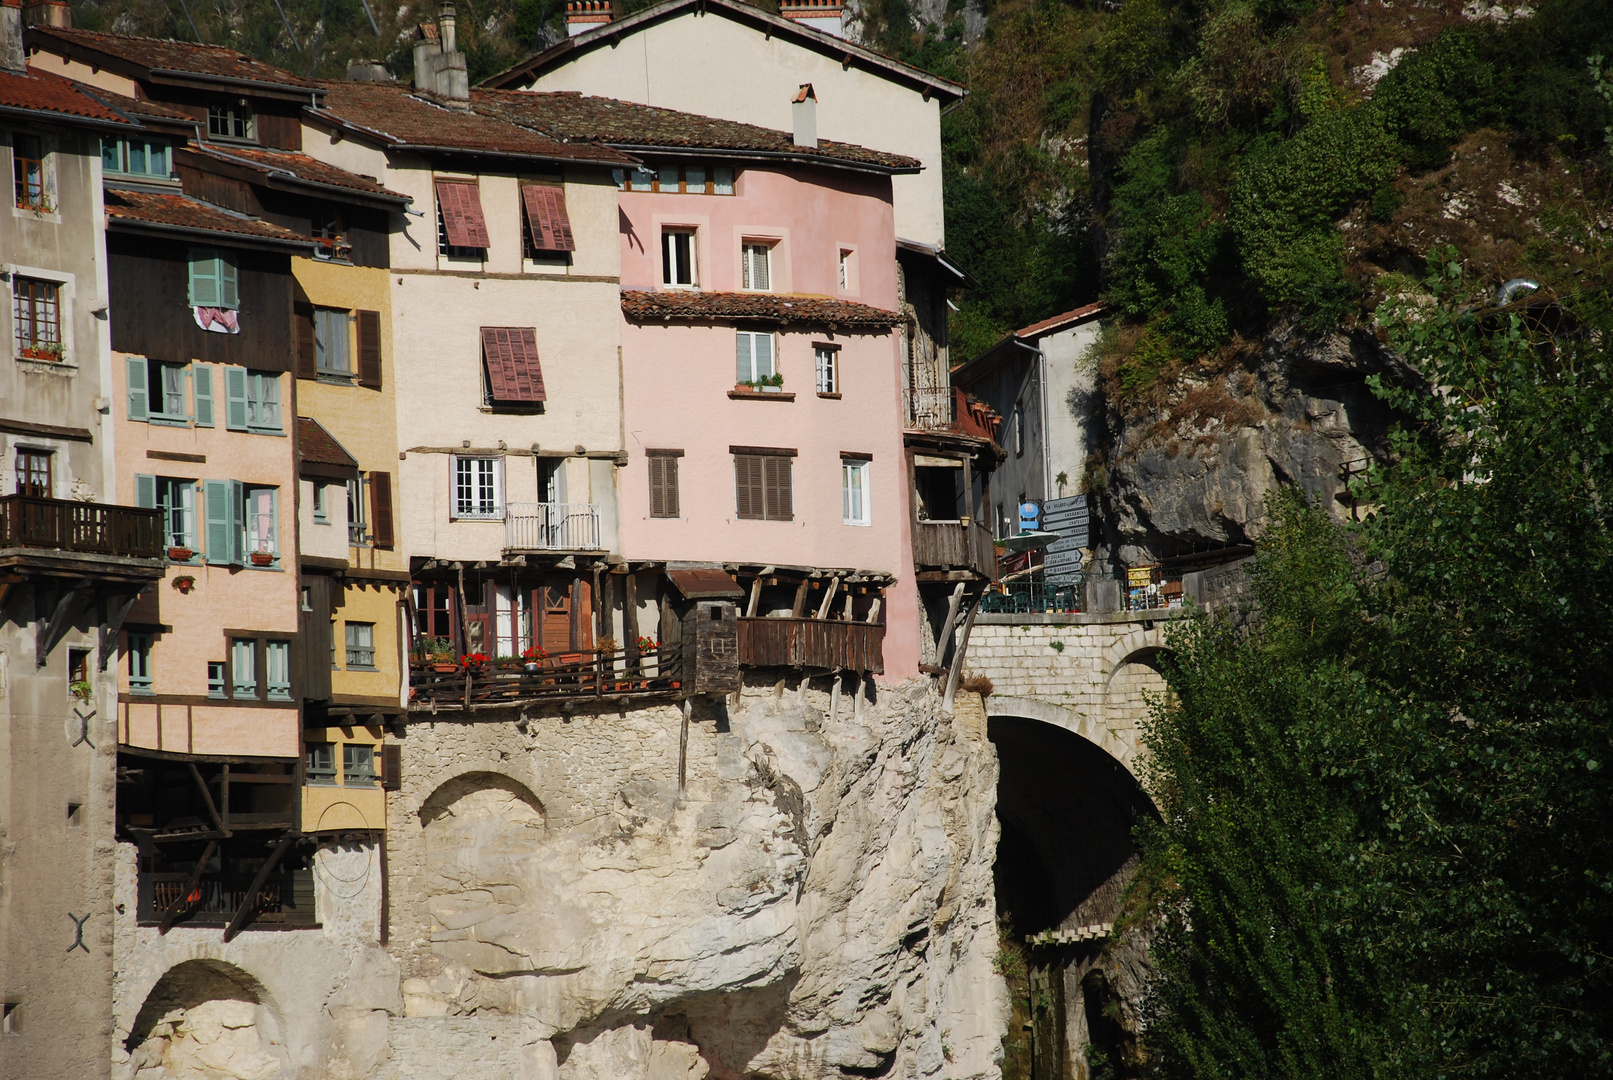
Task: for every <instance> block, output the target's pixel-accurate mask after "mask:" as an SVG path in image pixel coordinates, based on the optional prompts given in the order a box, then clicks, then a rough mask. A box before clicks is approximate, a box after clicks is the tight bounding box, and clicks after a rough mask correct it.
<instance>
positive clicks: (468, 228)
mask: <svg viewBox="0 0 1613 1080" xmlns="http://www.w3.org/2000/svg"><path fill="white" fill-rule="evenodd" d="M436 186H437V209H438V211H439V212H440V213H441V214H442V226H443V231H444V232H445V233H446V234H447V240H448V246H449V247H456V248H483V249H485V248H486V247H487V246H488V239H487V219H486V218H485V217H483V216H482V195H481V189H480V188H479V187H477V185H476V182H475V181H474V180H438V181H437V185H436Z"/></svg>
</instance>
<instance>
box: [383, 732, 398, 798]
mask: <svg viewBox="0 0 1613 1080" xmlns="http://www.w3.org/2000/svg"><path fill="white" fill-rule="evenodd" d="M402 788H403V747H402V746H399V745H398V744H397V743H387V744H386V745H384V746H382V747H381V790H383V791H399V790H402Z"/></svg>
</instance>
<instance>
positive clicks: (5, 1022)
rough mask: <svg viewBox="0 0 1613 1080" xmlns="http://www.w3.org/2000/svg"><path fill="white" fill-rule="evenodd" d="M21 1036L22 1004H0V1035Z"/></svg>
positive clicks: (9, 1002) (11, 1002) (7, 1002)
mask: <svg viewBox="0 0 1613 1080" xmlns="http://www.w3.org/2000/svg"><path fill="white" fill-rule="evenodd" d="M21 1034H22V1003H21V1002H18V1001H5V1002H0V1035H21Z"/></svg>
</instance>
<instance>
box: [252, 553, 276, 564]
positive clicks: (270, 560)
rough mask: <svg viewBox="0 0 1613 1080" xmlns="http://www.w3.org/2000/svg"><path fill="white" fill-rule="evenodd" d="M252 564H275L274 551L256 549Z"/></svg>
mask: <svg viewBox="0 0 1613 1080" xmlns="http://www.w3.org/2000/svg"><path fill="white" fill-rule="evenodd" d="M252 565H253V566H273V565H274V552H272V551H254V552H253V553H252Z"/></svg>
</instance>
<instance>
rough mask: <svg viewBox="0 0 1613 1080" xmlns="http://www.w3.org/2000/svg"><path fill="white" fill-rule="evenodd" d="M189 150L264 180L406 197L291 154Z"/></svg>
mask: <svg viewBox="0 0 1613 1080" xmlns="http://www.w3.org/2000/svg"><path fill="white" fill-rule="evenodd" d="M190 150H191V151H192V152H194V153H197V154H204V155H206V156H208V157H214V158H219V159H221V160H224V161H229V162H232V163H234V164H236V165H241V166H244V167H246V168H250V169H254V170H256V171H258V172H261V173H263V174H264V175H265V176H267V175H269V174H270V173H289V174H290V175H291V176H293V177H295V178H296V179H298V180H300V181H302V182H304V183H308V184H323V185H325V186H326V187H338V188H346V189H348V190H350V191H358V192H363V193H364V194H366V195H376V196H380V197H382V198H386V199H396V200H398V201H400V202H407V201H408V200H409V198H410V196H408V195H400V194H399V193H397V192H396V191H391V190H389V189H387V188H384V187H382V186H381V185H380V184H378V183H376V182H375V181H374V180H373V179H371V178H370V177H367V176H360V175H359V174H358V173H350V172H348V171H347V170H346V169H339V168H337V167H336V166H335V165H327V164H326V163H325V162H323V161H317V160H315V159H314V158H311V157H309V156H308V155H307V154H297V153H292V152H291V151H288V150H262V149H259V148H258V147H255V146H233V145H232V146H213V145H208V144H203V145H195V144H193V145H192V146H191V147H190Z"/></svg>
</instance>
